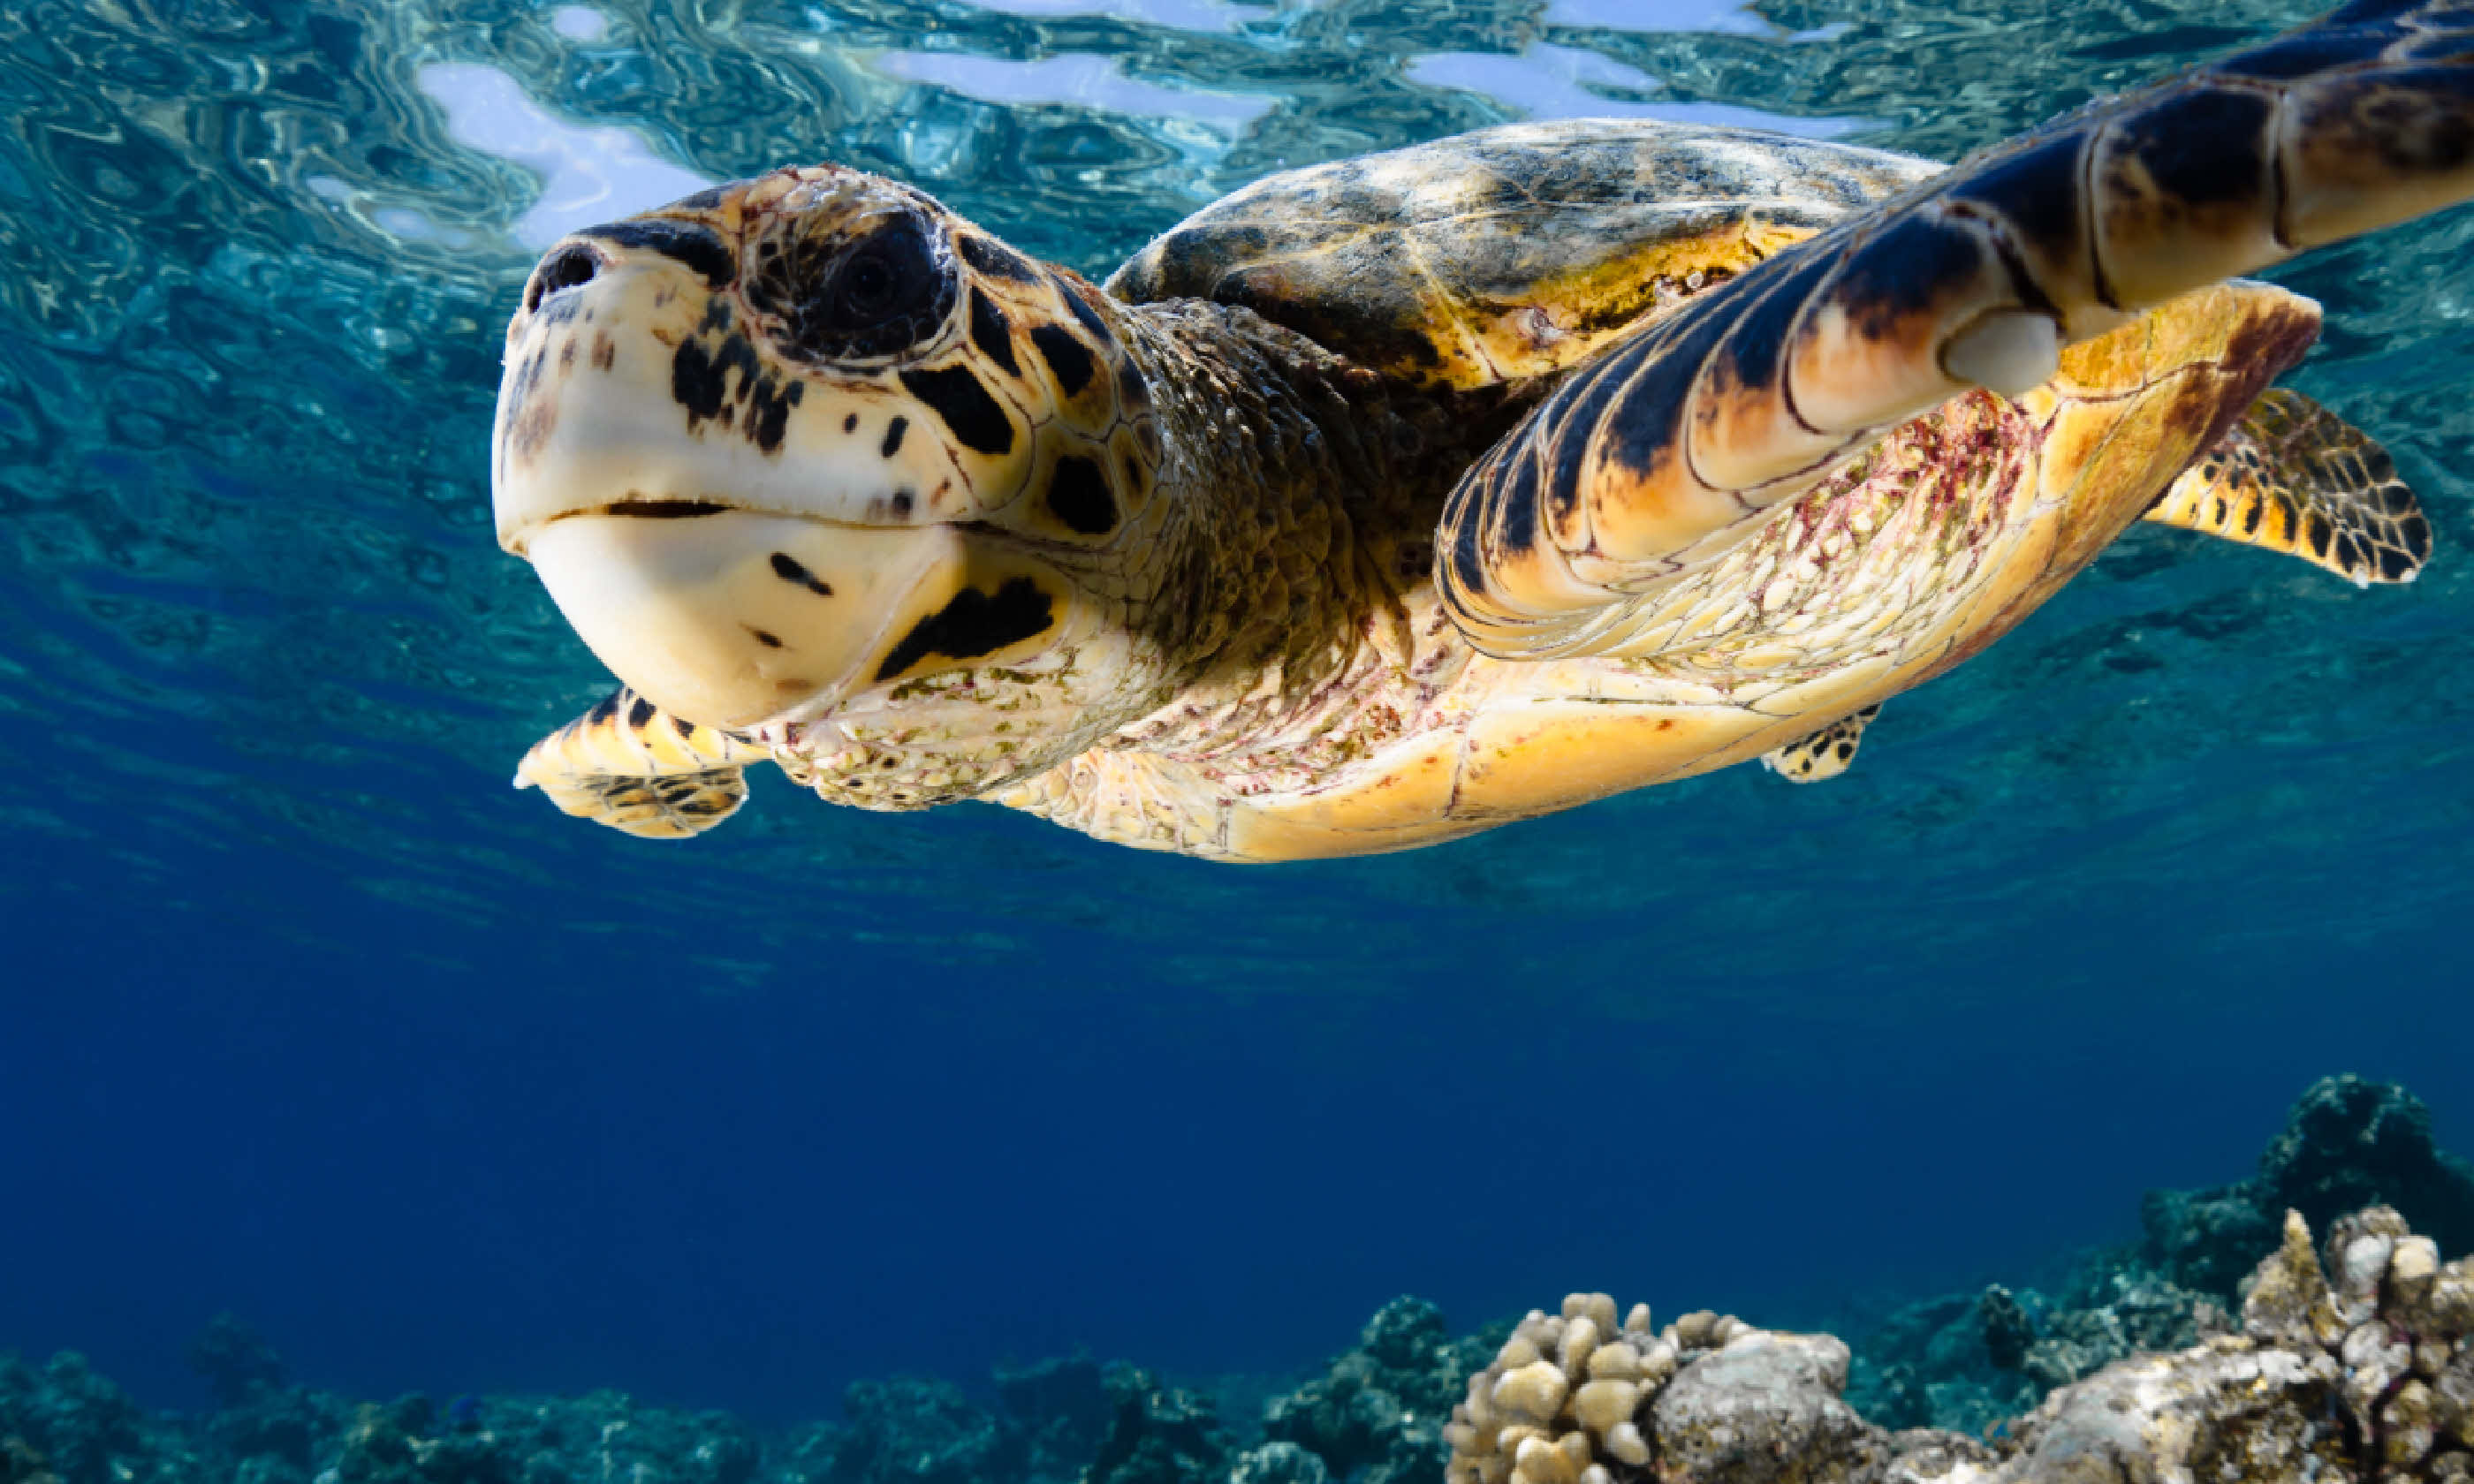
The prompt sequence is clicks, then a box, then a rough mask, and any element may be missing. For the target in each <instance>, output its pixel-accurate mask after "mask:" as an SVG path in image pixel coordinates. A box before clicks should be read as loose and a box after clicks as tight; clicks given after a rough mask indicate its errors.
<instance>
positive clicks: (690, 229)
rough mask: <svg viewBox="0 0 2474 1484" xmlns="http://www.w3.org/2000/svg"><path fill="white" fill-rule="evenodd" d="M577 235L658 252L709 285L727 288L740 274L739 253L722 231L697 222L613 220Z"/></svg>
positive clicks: (588, 228)
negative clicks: (701, 276)
mask: <svg viewBox="0 0 2474 1484" xmlns="http://www.w3.org/2000/svg"><path fill="white" fill-rule="evenodd" d="M577 235H578V236H583V237H592V238H594V239H596V240H598V241H601V242H611V243H616V244H618V246H619V247H622V248H641V249H643V251H647V252H658V253H660V254H661V255H662V256H664V257H667V258H668V259H669V260H670V261H672V262H674V263H678V264H681V265H683V266H685V267H687V268H691V269H693V270H694V271H695V272H696V273H698V274H701V275H704V281H705V285H706V287H708V288H716V289H719V288H727V287H728V286H729V285H730V283H731V280H733V279H735V278H737V277H738V276H739V256H738V254H737V253H734V252H732V251H730V248H729V246H728V245H727V244H725V243H724V242H723V241H722V240H721V234H720V233H719V232H716V231H715V230H714V229H713V228H712V227H699V226H697V225H696V224H695V223H693V222H663V221H649V222H642V221H640V222H613V223H611V224H610V225H609V226H607V227H586V228H585V229H584V230H583V231H582V232H579V233H578V234H577Z"/></svg>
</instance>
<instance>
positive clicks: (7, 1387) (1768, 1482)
mask: <svg viewBox="0 0 2474 1484" xmlns="http://www.w3.org/2000/svg"><path fill="white" fill-rule="evenodd" d="M2349 1212H2350V1214H2349ZM2314 1230H2325V1231H2326V1233H2327V1241H2326V1244H2325V1249H2324V1253H2322V1252H2316V1251H2315V1250H2314V1249H2313V1246H2312V1243H2311V1239H2310V1235H2309V1233H2310V1232H2312V1231H2314ZM2416 1232H2420V1233H2424V1234H2423V1235H2416V1234H2414V1233H2416ZM2468 1246H2474V1173H2469V1172H2468V1170H2467V1168H2466V1167H2465V1166H2464V1165H2463V1164H2462V1163H2460V1162H2459V1161H2455V1160H2452V1159H2450V1158H2448V1157H2447V1156H2445V1155H2443V1154H2441V1153H2440V1152H2439V1150H2438V1148H2437V1147H2436V1146H2435V1145H2434V1143H2433V1140H2432V1135H2431V1122H2430V1118H2429V1115H2428V1114H2427V1113H2425V1111H2424V1110H2423V1107H2422V1105H2421V1104H2420V1103H2419V1102H2417V1101H2416V1100H2415V1099H2414V1098H2413V1096H2412V1095H2411V1094H2409V1093H2407V1092H2405V1091H2404V1090H2403V1089H2399V1088H2394V1087H2389V1086H2386V1085H2382V1084H2377V1083H2369V1082H2364V1081H2361V1080H2359V1079H2355V1078H2350V1077H2341V1078H2331V1079H2328V1080H2325V1081H2323V1082H2321V1083H2318V1084H2317V1085H2316V1086H2314V1087H2313V1088H2312V1089H2309V1090H2308V1091H2307V1092H2306V1093H2305V1094H2304V1095H2303V1096H2302V1098H2301V1099H2300V1100H2299V1101H2298V1102H2297V1103H2296V1104H2295V1105H2294V1108H2293V1110H2292V1116H2291V1117H2290V1118H2289V1120H2288V1122H2287V1125H2286V1127H2285V1129H2284V1131H2283V1132H2282V1133H2280V1134H2279V1135H2278V1136H2277V1137H2276V1138H2275V1139H2274V1140H2272V1141H2271V1142H2270V1144H2269V1145H2268V1150H2267V1152H2266V1154H2265V1155H2264V1156H2263V1157H2262V1159H2261V1161H2260V1168H2259V1173H2258V1174H2257V1175H2255V1176H2253V1177H2252V1178H2251V1179H2248V1180H2245V1181H2242V1182H2238V1183H2236V1184H2234V1185H2223V1186H2219V1187H2216V1188H2213V1189H2206V1190H2197V1191H2183V1192H2173V1191H2166V1192H2156V1193H2153V1194H2151V1195H2149V1196H2148V1197H2147V1200H2146V1203H2145V1206H2144V1208H2143V1235H2142V1237H2141V1239H2140V1240H2138V1241H2137V1242H2135V1243H2131V1244H2126V1245H2124V1246H2122V1247H2119V1248H2114V1249H2107V1250H2102V1251H2098V1252H2095V1253H2090V1254H2086V1255H2083V1256H2081V1257H2079V1258H2077V1259H2076V1260H2075V1261H2074V1262H2071V1263H2070V1264H2068V1265H2067V1266H2060V1267H2056V1268H2055V1269H2054V1270H2052V1271H2050V1272H2047V1273H2043V1274H2040V1275H2038V1276H2037V1281H2033V1282H2027V1281H2010V1282H2007V1283H2003V1284H1995V1285H1991V1286H1987V1287H1983V1288H1978V1289H1975V1290H1972V1291H1969V1292H1965V1293H1957V1294H1949V1295H1944V1296H1941V1297H1938V1298H1931V1299H1926V1300H1922V1301H1919V1302H1916V1303H1911V1304H1906V1305H1904V1306H1903V1307H1900V1308H1897V1309H1894V1310H1892V1311H1890V1312H1889V1313H1888V1314H1887V1315H1886V1316H1884V1317H1882V1318H1881V1319H1880V1321H1879V1322H1878V1323H1876V1324H1874V1325H1872V1326H1871V1327H1870V1328H1869V1329H1868V1328H1863V1327H1856V1328H1850V1329H1849V1332H1850V1333H1851V1334H1853V1335H1854V1336H1855V1343H1854V1345H1853V1347H1852V1350H1851V1347H1850V1346H1849V1345H1847V1344H1842V1343H1841V1342H1840V1341H1839V1340H1837V1339H1834V1338H1831V1337H1830V1336H1828V1335H1820V1334H1791V1333H1785V1332H1781V1331H1773V1330H1768V1329H1762V1328H1755V1327H1753V1326H1751V1325H1747V1324H1745V1323H1743V1322H1742V1321H1740V1320H1737V1319H1734V1318H1732V1317H1729V1316H1724V1315H1719V1314H1713V1313H1709V1312H1701V1313H1692V1314H1686V1315H1684V1316H1683V1317H1681V1318H1679V1319H1677V1320H1675V1321H1674V1322H1673V1323H1672V1324H1669V1325H1667V1326H1665V1327H1663V1328H1656V1327H1654V1326H1653V1323H1652V1317H1651V1315H1650V1312H1649V1310H1648V1309H1647V1308H1646V1307H1645V1306H1637V1307H1635V1308H1634V1309H1633V1310H1632V1311H1630V1312H1629V1313H1619V1312H1618V1310H1617V1308H1616V1306H1615V1304H1614V1302H1613V1300H1612V1299H1611V1298H1608V1297H1606V1296H1605V1295H1599V1294H1589V1295H1575V1296H1574V1297H1572V1298H1570V1299H1568V1300H1566V1301H1565V1302H1564V1304H1563V1306H1562V1308H1561V1310H1560V1312H1558V1313H1556V1314H1553V1315H1549V1314H1546V1313H1543V1312H1538V1313H1532V1314H1530V1315H1529V1316H1528V1317H1527V1318H1525V1319H1523V1320H1521V1321H1519V1322H1518V1323H1517V1324H1511V1323H1506V1324H1501V1325H1496V1326H1492V1327H1489V1328H1486V1329H1483V1330H1481V1331H1480V1332H1479V1333H1477V1334H1473V1335H1464V1336H1460V1337H1455V1336H1454V1335H1453V1334H1452V1332H1451V1330H1450V1328H1449V1326H1447V1325H1446V1324H1445V1322H1444V1319H1443V1314H1442V1312H1441V1311H1440V1310H1438V1309H1437V1308H1436V1307H1435V1306H1434V1305H1433V1304H1427V1303H1424V1302H1423V1301H1420V1300H1418V1299H1413V1298H1400V1299H1395V1300H1394V1301H1393V1302H1391V1303H1389V1304H1385V1305H1383V1307H1382V1308H1381V1309H1379V1310H1378V1311H1377V1312H1376V1313H1375V1314H1374V1316H1373V1317H1372V1318H1371V1319H1370V1321H1369V1322H1368V1323H1367V1325H1366V1326H1365V1328H1364V1329H1363V1330H1362V1331H1361V1333H1360V1334H1359V1336H1358V1340H1357V1343H1356V1344H1355V1345H1354V1346H1353V1347H1351V1348H1350V1349H1348V1350H1347V1351H1346V1352H1342V1353H1341V1354H1339V1355H1337V1356H1335V1357H1334V1358H1333V1359H1332V1360H1331V1361H1330V1362H1329V1363H1328V1364H1326V1365H1324V1366H1322V1367H1321V1368H1320V1369H1319V1370H1317V1371H1315V1372H1313V1373H1312V1374H1311V1375H1309V1376H1305V1377H1304V1378H1302V1379H1300V1380H1298V1381H1297V1382H1296V1383H1295V1384H1294V1385H1291V1386H1289V1387H1288V1389H1286V1390H1277V1389H1274V1390H1273V1391H1272V1392H1271V1393H1270V1394H1269V1395H1268V1398H1267V1400H1263V1401H1262V1403H1261V1404H1260V1405H1259V1407H1258V1406H1257V1405H1255V1404H1254V1402H1253V1400H1246V1401H1244V1402H1238V1401H1232V1400H1222V1399H1217V1398H1215V1397H1213V1396H1211V1395H1208V1394H1204V1393H1201V1392H1198V1391H1196V1390H1192V1389H1189V1388H1186V1387H1180V1386H1178V1385H1175V1384H1172V1383H1170V1382H1168V1381H1166V1380H1163V1379H1162V1378H1161V1377H1159V1376H1156V1375H1154V1374H1152V1373H1151V1372H1147V1371H1144V1370H1140V1369H1137V1368H1136V1367H1133V1366H1130V1365H1126V1364H1122V1363H1112V1364H1102V1363H1100V1362H1097V1361H1095V1360H1093V1359H1091V1358H1090V1357H1088V1356H1083V1355H1076V1356H1070V1357H1065V1358H1060V1359H1051V1360H1043V1361H1039V1362H1037V1363H1035V1364H1031V1365H1026V1366H1012V1367H1001V1368H999V1369H998V1370H997V1371H996V1372H995V1374H994V1375H993V1376H991V1377H990V1384H989V1385H988V1386H987V1387H986V1388H984V1389H982V1390H980V1391H977V1392H974V1391H970V1390H966V1389H964V1388H963V1387H960V1386H958V1385H955V1384H953V1383H951V1382H949V1381H944V1380H934V1379H921V1378H917V1377H896V1378H892V1379H886V1380H870V1381H861V1382H858V1383H856V1384H854V1385H852V1386H851V1387H850V1388H849V1389H848V1390H847V1391H846V1392H845V1394H844V1396H843V1398H842V1408H841V1416H840V1418H839V1420H837V1421H835V1422H830V1423H820V1424H810V1425H807V1426H804V1427H799V1428H795V1429H791V1430H789V1431H787V1432H783V1433H773V1434H766V1433H760V1432H758V1431H757V1430H755V1429H752V1428H750V1427H748V1426H746V1425H745V1424H741V1423H740V1422H739V1421H737V1420H735V1419H733V1418H730V1417H728V1416H725V1415H723V1414H720V1413H715V1412H702V1413H695V1412H684V1411H674V1410H667V1409H663V1408H658V1407H651V1406H645V1405H643V1404H640V1403H638V1402H636V1401H634V1400H631V1399H629V1398H627V1397H625V1396H622V1395H618V1394H617V1393H611V1392H597V1393H594V1394H591V1395H587V1396H583V1397H575V1398H560V1399H520V1398H473V1397H463V1398H457V1399H454V1400H450V1401H449V1402H448V1403H447V1404H446V1405H445V1406H443V1407H442V1406H440V1405H437V1404H435V1403H434V1402H432V1401H431V1400H429V1399H428V1398H426V1397H422V1396H411V1397H404V1398H400V1399H399V1400H395V1401H392V1402H386V1403H382V1404H369V1403H355V1402H352V1401H348V1400H344V1399H342V1398H339V1397H336V1396H334V1395H332V1394H329V1393H327V1392H322V1391H318V1390H315V1389H312V1388H308V1387H303V1386H299V1385H295V1384H292V1383H291V1382H290V1380H289V1378H288V1376H287V1375H286V1372H285V1368H284V1366H283V1363H282V1360H281V1358H280V1357H279V1355H278V1354H277V1353H276V1352H275V1350H274V1348H273V1347H272V1346H270V1345H269V1344H268V1343H267V1342H266V1341H265V1339H264V1338H262V1337H261V1336H259V1335H257V1334H256V1333H255V1332H254V1331H252V1330H251V1329H250V1328H248V1327H247V1326H245V1325H243V1324H241V1323H240V1322H239V1321H237V1320H235V1319H232V1318H230V1316H224V1317H219V1318H218V1319H216V1320H215V1321H214V1322H213V1323H211V1324H209V1325H208V1326H207V1327H206V1330H205V1331H204V1332H203V1333H201V1334H200V1335H199V1336H198V1338H197V1340H196V1341H195V1343H193V1344H192V1345H191V1347H190V1349H189V1352H188V1355H189V1360H190V1364H191V1366H192V1368H193V1369H194V1370H196V1371H197V1372H198V1374H199V1375H200V1376H202V1377H203V1378H204V1379H205V1380H206V1383H207V1386H208V1388H209V1389H210V1390H211V1392H212V1393H213V1395H214V1397H215V1400H216V1402H217V1407H216V1409H215V1410H213V1411H210V1412H206V1413H202V1414H199V1415H196V1416H182V1415H180V1414H172V1413H154V1412H148V1411H146V1410H144V1409H142V1408H140V1407H139V1406H137V1405H136V1404H135V1403H134V1402H133V1401H132V1400H130V1399H129V1398H128V1397H127V1396H126V1395H125V1394H123V1393H122V1392H121V1391H120V1390H119V1389H118V1388H117V1387H115V1386H113V1385H112V1384H111V1383H110V1382H109V1381H108V1380H105V1379H104V1378H102V1377H101V1376H96V1375H95V1374H94V1373H93V1371H92V1370H91V1369H90V1368H89V1367H88V1366H87V1365H86V1364H85V1361H84V1360H83V1359H81V1358H80V1357H78V1356H77V1355H74V1354H62V1355H60V1356H57V1357H55V1358H54V1359H53V1360H52V1361H50V1362H49V1363H48V1364H46V1365H43V1366H39V1367H37V1366H31V1365H27V1364H25V1363H23V1362H20V1361H17V1360H14V1359H11V1358H8V1357H6V1356H0V1484H205V1481H206V1480H209V1479H211V1480H214V1481H217V1484H222V1481H230V1484H1443V1481H1444V1479H1445V1477H1446V1473H1447V1472H1448V1473H1449V1476H1450V1478H1451V1479H1452V1480H1454V1481H1455V1484H1633V1481H1636V1480H1639V1481H1648V1480H1652V1479H1655V1480H1656V1481H1658V1484H1828V1481H1834V1480H1847V1481H1851V1484H1854V1481H1863V1484H2110V1481H2115V1480H2121V1481H2124V1484H2128V1481H2132V1480H2142V1481H2144V1480H2148V1479H2174V1478H2186V1479H2205V1480H2211V1481H2221V1484H2250V1481H2267V1480H2271V1479H2278V1480H2282V1479H2298V1478H2310V1479H2313V1480H2316V1484H2347V1481H2351V1480H2369V1479H2371V1478H2373V1477H2379V1478H2383V1479H2393V1480H2399V1481H2406V1480H2427V1481H2433V1484H2437V1481H2441V1480H2464V1481H2466V1484H2474V1352H2469V1342H2468V1339H2467V1336H2468V1333H2469V1331H2474V1273H2469V1268H2468V1263H2467V1262H2466V1261H2465V1260H2463V1259H2461V1260H2459V1261H2457V1262H2454V1263H2442V1262H2440V1260H2439V1256H2440V1254H2441V1253H2442V1252H2456V1251H2462V1250H2463V1249H2465V1248H2466V1247H2468ZM2264 1256H2265V1257H2266V1260H2265V1261H2263V1260H2262V1258H2263V1257H2264ZM2245 1280H2247V1281H2245ZM2236 1313H2239V1314H2240V1315H2241V1318H2240V1321H2239V1323H2237V1321H2236V1319H2235V1318H2234V1315H2235V1314H2236ZM1473 1375H1474V1376H1476V1379H1475V1380H1474V1381H1472V1380H1471V1379H1470V1377H1471V1376H1473ZM1248 1395H1249V1398H1251V1397H1262V1396H1264V1395H1265V1394H1264V1393H1261V1392H1254V1393H1249V1394H1248ZM1447 1459H1448V1460H1449V1462H1448V1465H1447V1462H1446V1460H1447Z"/></svg>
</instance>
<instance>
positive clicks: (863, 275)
mask: <svg viewBox="0 0 2474 1484" xmlns="http://www.w3.org/2000/svg"><path fill="white" fill-rule="evenodd" d="M834 289H835V292H836V293H837V294H838V295H840V296H841V311H842V316H843V318H844V319H847V320H852V321H858V322H861V323H865V322H869V321H873V320H878V319H881V318H883V317H884V316H885V313H886V312H887V311H889V310H891V309H892V308H893V307H894V305H895V303H896V302H897V301H898V300H899V299H900V297H901V292H902V290H901V283H900V280H899V279H898V278H897V277H896V275H895V273H894V270H893V268H892V267H891V266H890V265H888V264H887V263H886V262H885V254H884V253H882V252H873V251H865V250H862V255H861V256H859V257H857V258H855V259H854V260H853V261H852V262H851V263H850V264H849V265H848V266H847V267H845V268H843V269H842V272H841V277H840V280H839V281H838V282H837V283H836V284H835V285H834Z"/></svg>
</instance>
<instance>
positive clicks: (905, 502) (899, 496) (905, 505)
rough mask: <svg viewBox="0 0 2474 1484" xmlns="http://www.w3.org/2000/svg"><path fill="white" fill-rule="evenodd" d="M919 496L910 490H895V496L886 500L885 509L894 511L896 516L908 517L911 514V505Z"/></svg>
mask: <svg viewBox="0 0 2474 1484" xmlns="http://www.w3.org/2000/svg"><path fill="white" fill-rule="evenodd" d="M917 498H918V497H917V496H915V495H913V494H912V493H911V492H910V491H908V490H896V491H893V498H891V499H889V500H887V501H885V509H887V510H889V511H891V512H893V514H894V515H896V516H899V517H901V518H904V519H908V518H910V507H911V505H912V504H913V503H914V502H915V501H916V499H917Z"/></svg>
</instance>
